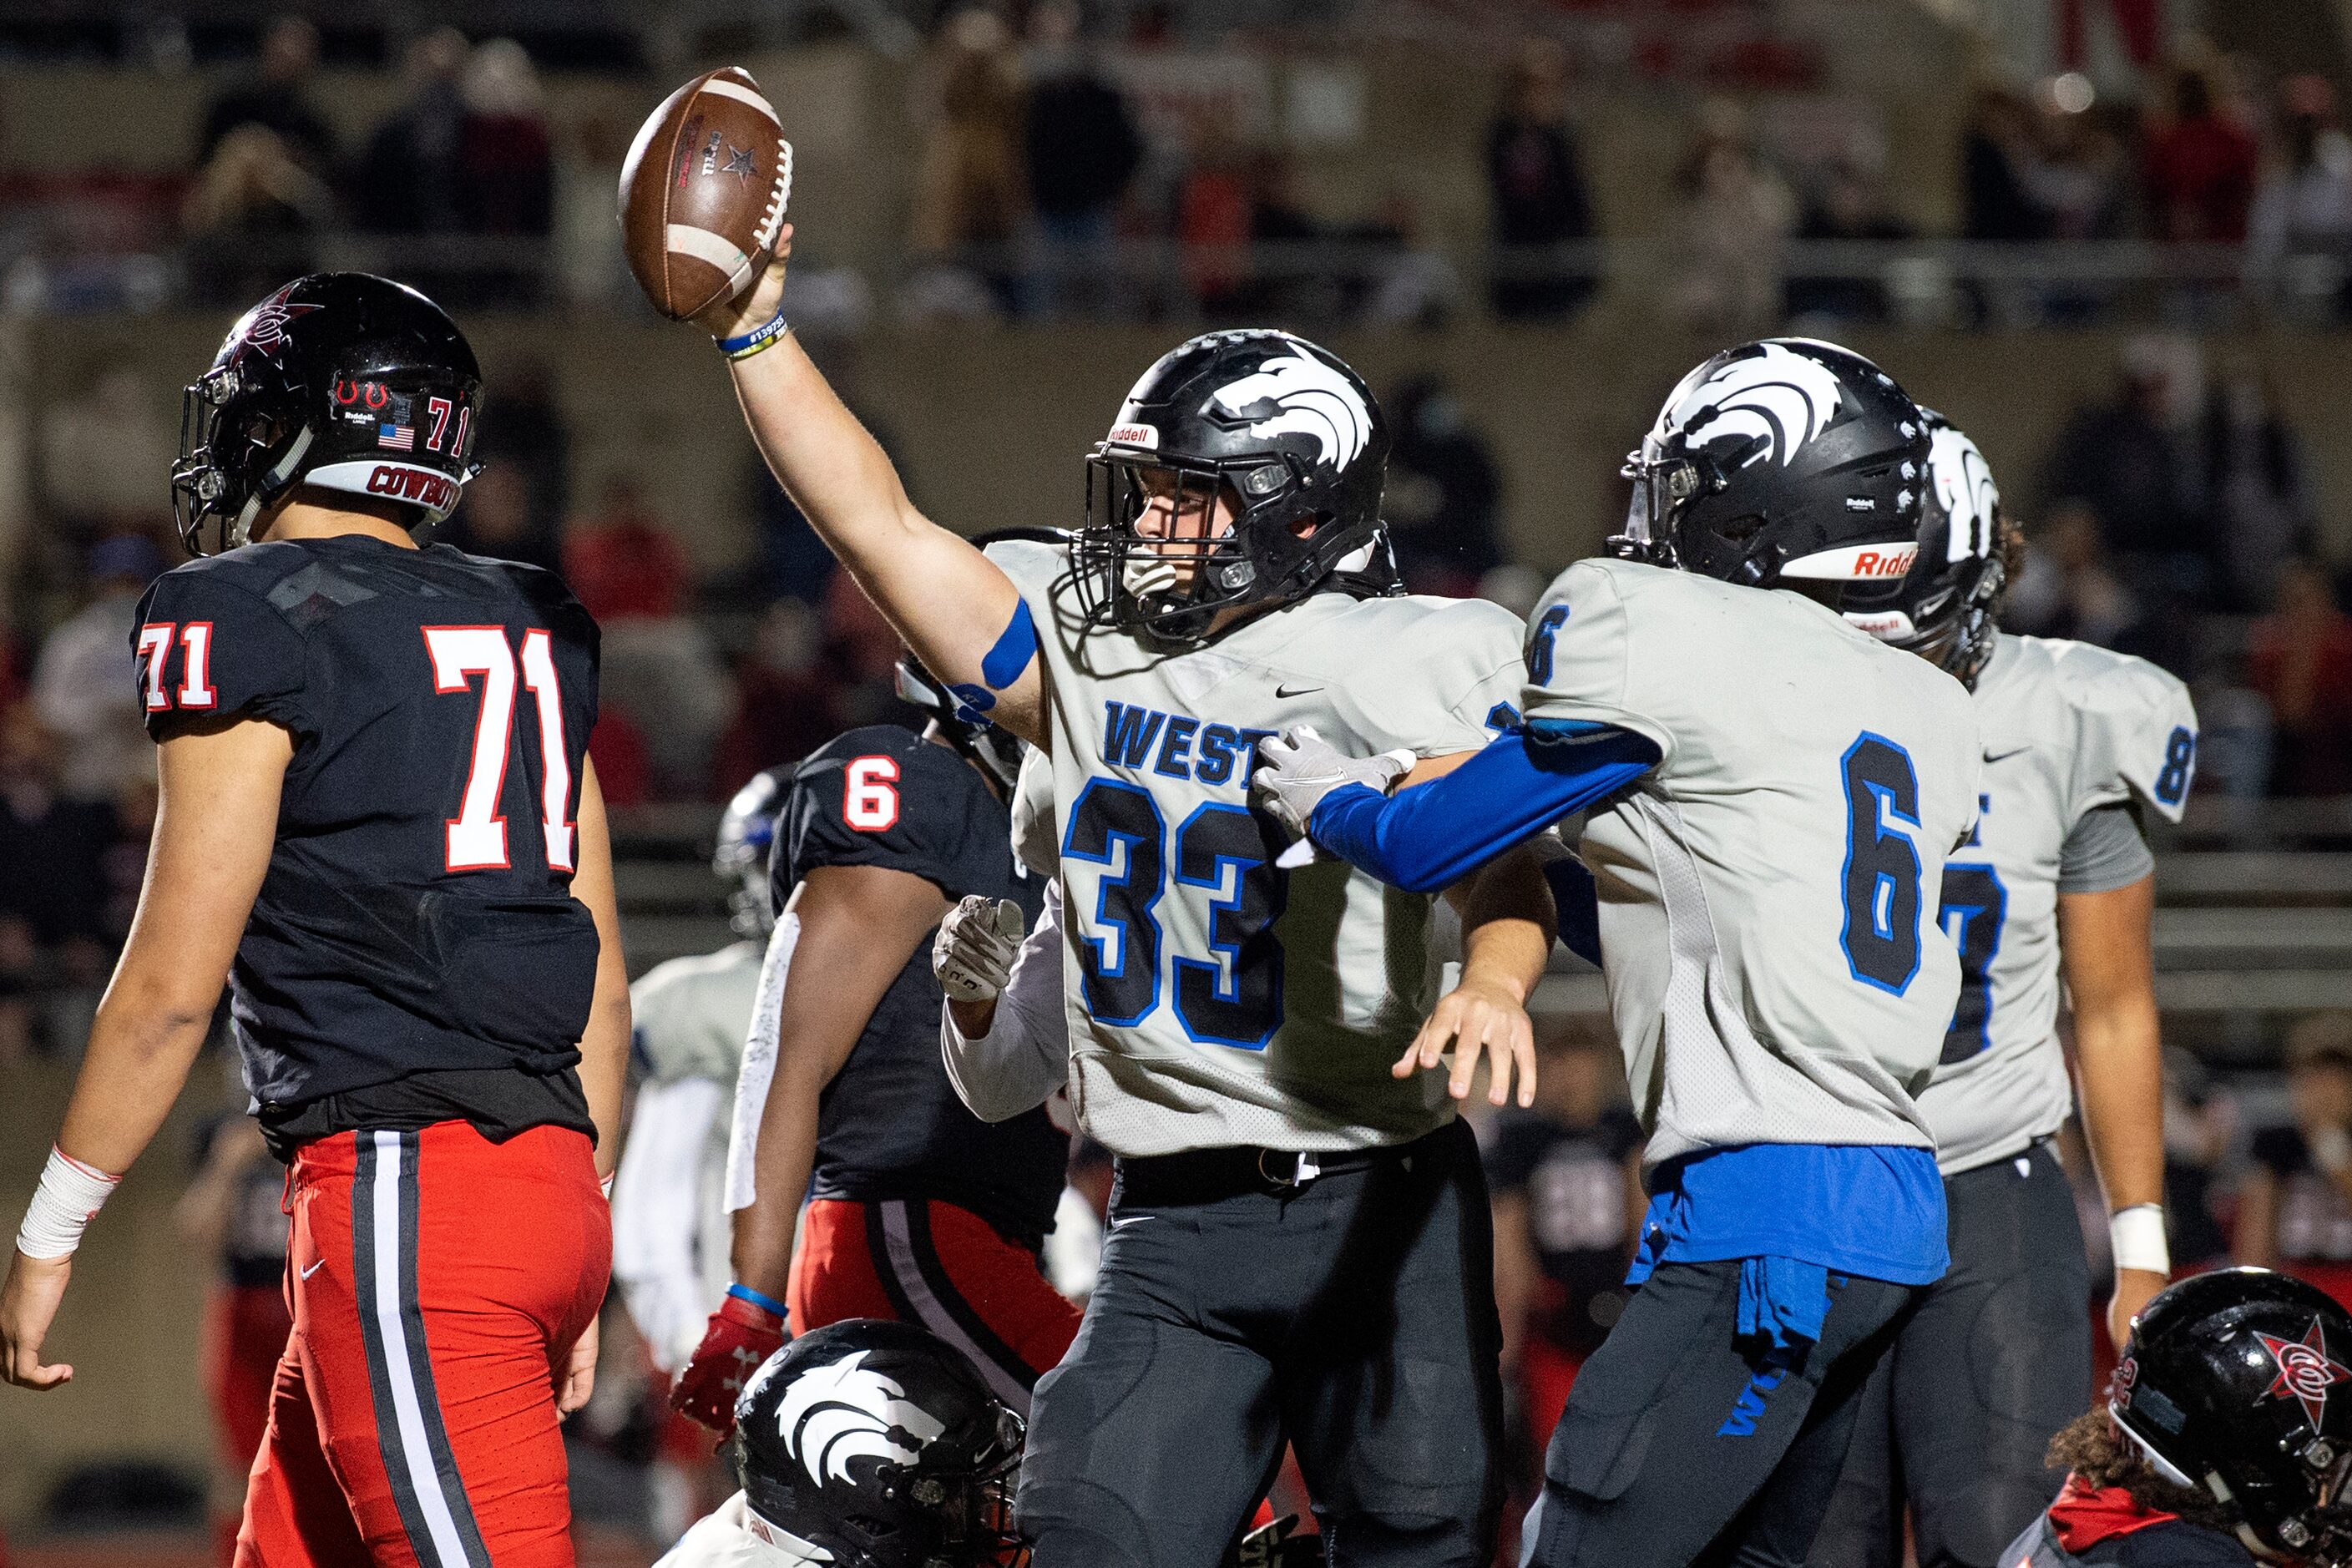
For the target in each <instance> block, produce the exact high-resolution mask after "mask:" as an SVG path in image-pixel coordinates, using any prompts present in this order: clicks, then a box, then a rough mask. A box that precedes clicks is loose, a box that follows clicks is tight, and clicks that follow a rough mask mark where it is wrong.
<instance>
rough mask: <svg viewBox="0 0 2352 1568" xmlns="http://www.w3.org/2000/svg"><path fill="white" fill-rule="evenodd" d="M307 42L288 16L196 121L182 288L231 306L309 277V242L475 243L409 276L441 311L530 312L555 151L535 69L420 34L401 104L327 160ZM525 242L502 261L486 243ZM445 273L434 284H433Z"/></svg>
mask: <svg viewBox="0 0 2352 1568" xmlns="http://www.w3.org/2000/svg"><path fill="white" fill-rule="evenodd" d="M318 67H319V35H318V30H317V29H316V28H315V27H314V26H311V24H310V22H308V21H306V20H304V19H303V18H301V17H299V16H286V17H280V18H279V19H278V20H277V21H274V22H272V23H271V24H270V25H269V26H268V28H267V29H266V30H265V31H264V32H263V34H262V35H261V41H260V58H259V59H258V60H257V63H256V64H255V65H254V67H253V68H252V69H251V70H250V71H249V72H247V73H245V74H242V75H240V76H239V77H237V78H236V79H233V80H232V81H231V82H230V83H229V84H228V85H227V86H226V87H225V88H223V89H222V90H221V91H220V92H219V93H218V94H217V95H216V96H215V98H214V99H213V100H212V103H211V105H210V106H209V107H208V108H207V110H205V119H204V126H203V130H202V132H201V134H200V137H199V139H198V142H197V146H196V149H195V168H196V174H195V176H194V181H193V182H192V183H191V185H190V187H189V190H188V193H187V196H186V200H185V202H184V205H183V208H182V214H181V216H182V222H183V225H184V230H185V234H186V237H187V265H188V272H189V279H188V281H189V286H190V289H191V290H192V292H193V294H194V297H195V298H196V299H197V300H203V301H205V302H208V303H214V304H231V303H240V302H243V301H246V300H252V299H254V298H257V297H258V296H259V295H261V294H264V293H266V292H268V290H269V289H272V288H274V287H276V286H277V284H278V283H279V282H281V281H283V280H284V279H287V278H289V277H292V276H295V275H298V274H299V273H302V272H305V271H309V270H310V269H311V268H313V266H314V265H315V264H316V256H317V244H318V240H319V237H320V236H321V235H324V234H327V233H329V232H331V231H335V230H338V229H341V228H346V227H348V228H351V229H354V230H357V231H358V232H360V233H362V234H368V235H377V236H389V237H442V238H449V237H457V238H460V239H475V240H487V241H490V242H493V247H491V248H487V249H485V250H482V251H478V252H476V253H473V256H472V257H471V259H475V260H476V262H477V264H475V265H471V266H464V267H456V268H434V267H433V266H431V265H430V264H429V263H428V265H426V266H425V268H422V269H421V270H420V269H415V268H412V269H411V271H410V274H409V275H410V276H411V277H413V278H414V279H415V281H416V282H417V283H418V285H419V286H420V287H424V288H426V289H427V290H428V292H431V293H433V294H435V295H436V297H439V298H443V299H445V300H447V301H448V302H450V303H452V304H456V305H468V304H472V305H480V304H502V303H522V302H528V301H530V300H532V299H534V298H536V297H538V295H539V290H540V289H541V278H540V272H541V266H540V264H539V263H537V262H536V261H534V260H533V259H532V258H530V255H529V249H528V247H529V245H530V244H536V245H537V246H541V247H543V246H544V244H545V243H546V241H547V239H548V237H549V236H550V235H551V233H552V232H553V228H554V211H555V150H554V142H553V137H552V133H551V130H550V128H549V125H548V121H547V117H546V111H545V105H544V100H543V94H542V93H541V88H540V83H539V77H538V72H537V70H536V68H534V67H533V65H532V64H531V59H530V56H529V55H528V54H526V53H525V52H524V50H523V48H522V46H521V45H520V44H518V43H516V42H515V41H514V40H513V39H511V38H492V39H488V40H487V41H485V42H482V43H478V44H477V43H470V42H468V41H467V37H466V36H465V35H464V34H463V33H460V32H458V31H457V29H456V28H454V27H441V28H436V29H435V30H433V31H431V32H428V33H425V35H424V36H422V37H419V38H417V39H416V40H415V42H414V43H412V44H411V45H410V46H409V47H408V50H407V55H406V58H405V59H404V62H403V64H402V67H401V77H402V82H403V86H404V89H405V90H404V97H403V99H402V100H401V101H400V103H399V106H398V107H397V108H396V109H394V110H393V112H392V113H391V114H390V115H389V116H388V117H386V118H385V119H384V120H383V122H382V123H381V124H379V125H377V126H376V127H375V129H374V130H373V132H372V133H371V134H370V135H369V136H368V138H367V140H366V142H365V144H364V145H363V146H359V147H341V146H338V145H337V144H336V142H335V136H334V132H333V131H332V130H331V128H330V126H329V123H328V121H327V118H326V116H325V115H323V114H322V113H321V112H320V108H319V105H318V102H317V95H318V93H319V90H320V89H319V88H318V86H317V85H316V81H315V78H316V75H317V71H318ZM500 240H505V241H509V242H526V245H525V246H524V247H518V254H517V256H516V257H514V258H509V257H507V256H505V255H502V254H501V253H500V252H499V250H498V249H497V248H495V242H497V241H500ZM447 254H448V255H450V256H454V257H457V258H468V253H467V252H466V251H464V250H462V249H459V250H454V251H451V252H448V253H447ZM443 270H446V276H438V275H436V273H437V272H440V271H443Z"/></svg>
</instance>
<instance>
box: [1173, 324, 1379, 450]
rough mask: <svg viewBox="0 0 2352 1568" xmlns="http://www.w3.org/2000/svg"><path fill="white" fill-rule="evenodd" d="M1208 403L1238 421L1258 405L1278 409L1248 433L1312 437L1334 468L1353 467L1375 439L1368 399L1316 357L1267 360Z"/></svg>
mask: <svg viewBox="0 0 2352 1568" xmlns="http://www.w3.org/2000/svg"><path fill="white" fill-rule="evenodd" d="M1209 401H1210V402H1211V403H1213V404H1214V405H1217V406H1218V407H1220V408H1222V409H1223V410H1224V411H1225V412H1226V413H1228V414H1232V415H1236V416H1238V415H1241V414H1242V413H1243V412H1244V410H1246V409H1248V408H1249V407H1251V406H1252V405H1255V404H1259V403H1271V404H1273V405H1275V412H1274V413H1273V414H1271V415H1269V416H1267V417H1265V418H1264V419H1260V420H1258V421H1257V422H1256V423H1255V424H1254V425H1252V426H1250V427H1249V433H1250V434H1251V435H1253V436H1286V435H1293V434H1296V435H1302V436H1311V437H1314V439H1315V443H1316V445H1317V446H1318V447H1321V448H1322V456H1321V459H1320V460H1321V461H1322V462H1324V463H1326V464H1328V466H1330V467H1331V468H1345V467H1347V466H1348V464H1349V463H1350V462H1352V461H1354V460H1355V457H1356V454H1357V453H1359V452H1360V451H1362V450H1363V449H1364V447H1365V446H1366V444H1367V443H1369V442H1370V440H1371V438H1372V411H1371V410H1370V409H1369V408H1367V407H1365V406H1364V399H1363V395H1362V394H1360V393H1359V392H1358V391H1357V390H1356V389H1355V388H1354V387H1353V386H1351V385H1349V384H1348V378H1347V377H1346V376H1344V375H1342V374H1339V372H1338V371H1336V370H1334V369H1332V368H1331V367H1330V366H1329V365H1328V364H1325V363H1323V362H1322V361H1321V360H1319V359H1317V358H1316V357H1315V356H1314V355H1312V354H1307V353H1295V354H1284V355H1282V356H1280V357H1279V358H1276V359H1270V360H1267V361H1266V362H1265V363H1263V364H1261V365H1259V366H1258V367H1257V369H1255V370H1254V371H1252V372H1250V374H1247V375H1245V376H1243V377H1242V378H1241V379H1240V380H1238V381H1229V382H1227V383H1226V384H1224V385H1223V386H1221V387H1219V388H1217V390H1216V391H1214V392H1213V393H1211V394H1210V395H1209Z"/></svg>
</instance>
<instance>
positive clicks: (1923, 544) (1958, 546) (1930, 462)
mask: <svg viewBox="0 0 2352 1568" xmlns="http://www.w3.org/2000/svg"><path fill="white" fill-rule="evenodd" d="M1919 412H1920V413H1921V414H1922V415H1923V416H1925V417H1926V419H1927V437H1928V448H1927V505H1926V506H1925V507H1924V508H1922V510H1921V514H1920V524H1919V557H1918V559H1917V560H1916V561H1914V562H1913V563H1911V570H1909V571H1908V572H1906V573H1905V574H1903V575H1902V577H1901V578H1900V579H1898V580H1897V581H1895V582H1893V583H1887V582H1882V581H1879V580H1877V579H1870V580H1867V581H1862V582H1857V583H1855V584H1853V585H1852V586H1851V587H1848V588H1847V589H1846V590H1845V591H1844V592H1843V594H1842V595H1840V596H1839V598H1838V608H1840V609H1841V610H1843V611H1844V612H1845V618H1846V619H1847V620H1849V621H1852V622H1853V624H1854V625H1855V626H1860V627H1861V628H1862V629H1863V630H1864V631H1866V632H1868V633H1869V634H1870V635H1871V636H1873V637H1876V638H1878V639H1879V641H1881V642H1884V643H1888V644H1891V645H1892V646H1894V647H1899V648H1902V649H1903V650H1905V651H1906V652H1907V653H1916V654H1917V655H1918V656H1919V657H1920V658H1924V659H1926V660H1927V661H1928V662H1929V663H1931V664H1934V665H1936V666H1937V667H1939V668H1942V669H1944V670H1945V671H1947V672H1948V673H1949V674H1951V675H1953V676H1955V677H1957V678H1958V679H1959V681H1960V683H1961V684H1962V685H1964V686H1968V687H1969V688H1971V689H1973V688H1974V687H1975V685H1976V683H1977V676H1978V675H1979V673H1980V672H1981V671H1982V670H1983V668H1984V665H1985V660H1986V659H1988V658H1990V657H1991V656H1992V644H1993V637H1994V634H1995V633H1997V632H1998V631H1999V630H2000V626H1998V625H1997V624H1996V621H1995V618H1994V612H1995V610H1996V609H1997V608H1998V606H1999V605H2000V595H2001V590H2002V589H2004V588H2006V587H2007V586H2008V585H2009V573H2008V570H2007V569H2006V568H2005V567H2004V566H2003V564H2002V563H2001V515H2000V486H1999V485H1997V484H1995V483H1993V479H1992V468H1991V465H1990V464H1988V463H1987V462H1986V461H1985V456H1984V454H1983V453H1982V452H1980V451H1979V450H1978V449H1977V444H1976V443H1975V442H1974V441H1971V440H1969V437H1968V435H1967V433H1966V432H1964V431H1962V430H1961V429H1960V428H1959V427H1958V426H1956V425H1954V424H1953V423H1952V422H1951V421H1949V420H1948V419H1946V418H1945V417H1944V416H1942V415H1940V414H1937V412H1936V411H1935V410H1933V409H1931V408H1923V409H1921V410H1920V411H1919Z"/></svg>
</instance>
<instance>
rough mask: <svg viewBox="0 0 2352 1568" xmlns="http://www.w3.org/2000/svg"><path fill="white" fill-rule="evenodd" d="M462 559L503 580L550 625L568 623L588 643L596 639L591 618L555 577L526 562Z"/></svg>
mask: <svg viewBox="0 0 2352 1568" xmlns="http://www.w3.org/2000/svg"><path fill="white" fill-rule="evenodd" d="M466 559H467V560H468V561H471V562H473V563H476V564H477V565H479V566H482V567H485V568H487V569H488V570H489V571H492V572H494V573H497V574H499V575H502V576H503V577H505V579H506V580H507V582H508V584H509V585H510V586H512V588H513V589H514V591H515V594H516V595H517V596H519V597H520V599H521V600H522V602H523V603H524V604H526V605H530V607H531V608H532V609H533V610H534V611H536V612H538V614H539V616H540V617H541V619H543V620H545V621H547V622H548V623H549V624H550V625H560V624H562V623H566V622H570V623H573V624H576V625H577V626H580V627H582V628H583V629H584V631H585V633H586V635H587V636H588V637H590V638H591V639H593V638H594V637H596V636H597V630H596V619H595V617H594V616H591V615H590V614H589V613H588V606H587V605H583V604H582V603H581V602H580V601H579V599H578V598H576V597H575V596H574V595H572V586H571V584H568V583H566V582H564V580H563V579H562V576H560V575H559V574H556V573H553V572H551V571H549V570H548V569H547V568H546V567H544V566H534V565H532V564H531V563H530V562H528V561H495V560H491V559H488V557H485V556H479V555H469V556H467V557H466Z"/></svg>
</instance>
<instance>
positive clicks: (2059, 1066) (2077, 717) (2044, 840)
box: [1920, 635, 2197, 1175]
mask: <svg viewBox="0 0 2352 1568" xmlns="http://www.w3.org/2000/svg"><path fill="white" fill-rule="evenodd" d="M1976 709H1977V723H1978V727H1979V730H1980V731H1982V735H1983V741H1984V783H1983V784H1982V786H1981V789H1982V796H1981V799H1980V801H1979V807H1980V809H1979V817H1978V823H1977V831H1976V834H1975V836H1974V837H1971V838H1970V839H1969V842H1968V843H1967V845H1965V846H1964V847H1961V848H1960V849H1958V850H1957V851H1956V852H1955V853H1954V854H1953V856H1952V858H1951V859H1950V860H1949V861H1948V862H1947V863H1946V864H1945V867H1944V879H1943V898H1942V900H1941V903H1942V907H1941V911H1940V914H1941V919H1942V921H1943V924H1944V926H1945V929H1946V930H1947V931H1948V932H1949V933H1950V934H1951V936H1952V938H1953V940H1954V941H1955V942H1958V944H1959V952H1960V968H1961V973H1962V981H1961V988H1960V1000H1959V1005H1958V1008H1957V1009H1956V1011H1955V1013H1954V1015H1953V1017H1952V1020H1951V1027H1950V1030H1949V1032H1948V1034H1947V1035H1946V1036H1945V1038H1944V1048H1943V1055H1942V1061H1941V1063H1940V1065H1939V1066H1938V1067H1937V1069H1936V1076H1935V1078H1934V1079H1932V1080H1931V1081H1930V1082H1929V1083H1928V1085H1927V1093H1926V1094H1925V1095H1924V1096H1923V1097H1922V1099H1921V1101H1920V1104H1921V1108H1922V1109H1923V1110H1926V1111H1927V1125H1928V1126H1929V1127H1930V1128H1932V1129H1933V1130H1934V1131H1935V1134H1936V1145H1937V1161H1938V1163H1940V1164H1941V1165H1942V1166H1943V1169H1944V1172H1945V1173H1946V1174H1947V1175H1949V1174H1952V1173H1956V1172H1959V1171H1966V1170H1970V1169H1973V1168H1974V1167H1976V1166H1978V1165H1982V1164H1985V1163H1989V1162H1990V1161H1993V1160H1997V1159H2000V1158H2001V1157H2003V1156H2005V1155H2010V1154H2015V1153H2017V1152H2020V1151H2021V1150H2022V1149H2023V1148H2024V1147H2025V1146H2026V1145H2027V1144H2029V1143H2031V1142H2033V1141H2034V1140H2035V1139H2037V1138H2041V1137H2043V1136H2046V1135H2047V1134H2049V1133H2052V1132H2055V1131H2058V1128H2059V1126H2060V1124H2061V1123H2063V1121H2065V1120H2066V1116H2067V1113H2068V1111H2070V1110H2072V1109H2073V1107H2074V1087H2073V1085H2072V1083H2071V1082H2070V1081H2069V1080H2068V1078H2067V1075H2066V1060H2065V1057H2064V1054H2063V1051H2062V1050H2061V1049H2060V1047H2059V1044H2058V993H2059V973H2058V873H2059V859H2060V856H2059V852H2060V850H2061V848H2062V847H2063V846H2064V844H2065V842H2066V837H2067V835H2068V834H2070V833H2072V832H2073V831H2074V825H2075V824H2076V823H2078V822H2080V821H2081V820H2082V819H2083V816H2084V813H2086V812H2089V811H2093V810H2095V809H2096V808H2098V807H2100V806H2104V805H2120V804H2123V803H2125V802H2134V803H2137V805H2139V806H2140V808H2141V809H2143V810H2146V811H2152V812H2155V813H2156V814H2158V816H2162V817H2164V818H2166V819H2167V820H2168V821H2173V822H2178V821H2179V820H2180V811H2181V806H2182V805H2183V804H2184V803H2185V802H2186V801H2187V800H2188V798H2189V780H2190V776H2191V774H2192V773H2194V771H2195V768H2196V764H2197V714H2196V711H2195V710H2193V709H2192V708H2191V707H2190V706H2189V691H2188V689H2187V688H2186V687H2184V686H2182V685H2181V684H2180V682H2179V681H2178V680H2175V679H2173V678H2172V677H2171V676H2169V675H2167V674H2166V673H2165V672H2164V671H2163V670H2161V669H2158V668H2156V666H2154V665H2152V664H2149V663H2147V661H2146V660H2144V659H2137V658H2131V657H2130V656H2129V655H2127V654H2119V653H2110V652H2108V651H2107V650H2106V649H2105V648H2100V647H2091V646H2090V645H2089V644H2087V643H2076V642H2058V641H2054V640H2052V639H2049V638H2044V637H2009V636H2006V635H2004V636H2003V637H2001V638H2000V641H1999V642H1998V643H1997V644H1996V645H1995V646H1994V648H1993V653H1992V658H1990V660H1989V661H1988V662H1987V663H1986V665H1985V668H1984V672H1983V673H1982V674H1981V675H1979V677H1978V678H1977V689H1976Z"/></svg>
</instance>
